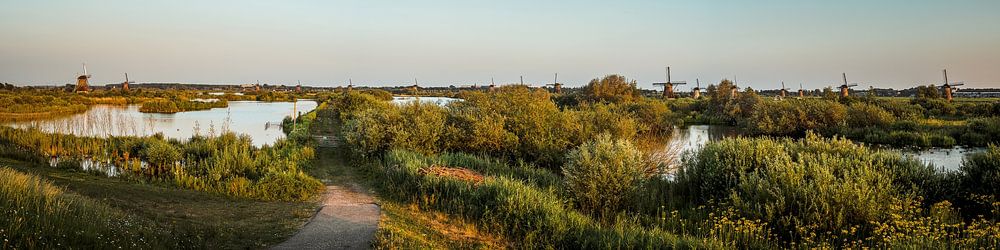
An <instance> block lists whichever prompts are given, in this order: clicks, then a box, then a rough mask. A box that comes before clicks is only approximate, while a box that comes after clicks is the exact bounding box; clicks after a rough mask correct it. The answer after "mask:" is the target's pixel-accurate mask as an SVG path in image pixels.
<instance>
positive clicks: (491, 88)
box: [489, 77, 497, 92]
mask: <svg viewBox="0 0 1000 250" xmlns="http://www.w3.org/2000/svg"><path fill="white" fill-rule="evenodd" d="M496 86H497V83H496V82H495V81H493V77H490V88H489V90H490V92H493V90H496Z"/></svg>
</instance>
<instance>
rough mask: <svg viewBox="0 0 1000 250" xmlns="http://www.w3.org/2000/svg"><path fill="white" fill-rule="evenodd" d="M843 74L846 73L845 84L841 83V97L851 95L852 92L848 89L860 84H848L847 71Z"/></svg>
mask: <svg viewBox="0 0 1000 250" xmlns="http://www.w3.org/2000/svg"><path fill="white" fill-rule="evenodd" d="M843 75H844V85H840V96H841V97H847V96H849V95H850V93H849V92H848V91H849V90H850V89H851V87H855V86H858V84H857V83H851V84H848V83H847V73H843Z"/></svg>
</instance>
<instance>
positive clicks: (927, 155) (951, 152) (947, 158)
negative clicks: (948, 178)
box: [898, 147, 986, 171]
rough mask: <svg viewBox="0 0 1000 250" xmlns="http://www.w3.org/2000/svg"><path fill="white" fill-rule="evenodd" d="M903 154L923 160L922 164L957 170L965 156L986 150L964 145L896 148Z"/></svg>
mask: <svg viewBox="0 0 1000 250" xmlns="http://www.w3.org/2000/svg"><path fill="white" fill-rule="evenodd" d="M898 151H899V152H901V153H902V154H903V155H906V156H912V157H914V158H917V160H920V162H923V163H924V164H931V165H934V167H936V168H938V169H941V170H946V171H957V170H958V168H959V167H961V166H962V161H964V160H965V156H966V155H969V154H972V153H978V152H984V151H986V148H966V147H953V148H932V149H923V150H914V149H901V150H898Z"/></svg>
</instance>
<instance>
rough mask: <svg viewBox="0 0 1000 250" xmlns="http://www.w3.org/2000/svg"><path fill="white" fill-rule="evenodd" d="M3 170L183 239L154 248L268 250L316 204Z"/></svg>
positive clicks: (21, 166)
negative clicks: (33, 178) (22, 174)
mask: <svg viewBox="0 0 1000 250" xmlns="http://www.w3.org/2000/svg"><path fill="white" fill-rule="evenodd" d="M0 165H4V166H10V167H12V168H14V169H17V170H18V171H22V172H25V173H31V174H34V175H37V176H41V177H43V178H44V179H46V180H48V181H50V182H51V183H52V184H54V185H55V186H59V187H63V188H64V189H65V190H66V191H67V192H68V193H73V194H75V195H78V196H81V197H85V198H87V199H90V200H93V201H95V202H97V203H100V204H106V205H107V206H108V207H111V208H112V209H116V210H120V211H122V213H125V214H128V215H129V216H132V217H137V218H143V219H144V220H148V221H150V223H151V224H153V225H156V226H155V227H156V228H157V229H159V230H162V231H163V232H168V233H169V235H174V236H177V237H179V239H173V240H170V241H167V242H165V243H168V244H178V245H173V247H170V246H171V245H157V244H154V245H153V246H154V247H164V248H209V249H246V248H264V247H266V246H270V245H273V244H276V243H279V242H281V241H283V240H284V239H286V238H288V237H289V236H291V235H292V234H293V233H295V231H296V230H297V229H298V228H299V227H300V226H302V225H303V224H304V223H305V221H306V220H307V219H308V218H309V217H311V216H312V214H313V213H314V212H315V204H314V203H310V202H266V201H253V200H246V199H231V198H227V197H224V196H220V195H215V194H210V193H205V192H198V191H193V190H182V189H176V188H173V187H171V186H167V185H165V184H164V185H160V184H148V183H146V184H144V183H136V182H132V181H127V180H119V179H113V178H106V177H99V176H95V175H92V174H89V173H84V172H70V171H63V170H58V169H53V168H48V167H40V166H37V165H33V164H31V163H26V162H21V161H14V160H9V159H0ZM51 218H56V217H51ZM188 243H190V244H188Z"/></svg>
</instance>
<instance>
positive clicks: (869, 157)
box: [0, 75, 1000, 249]
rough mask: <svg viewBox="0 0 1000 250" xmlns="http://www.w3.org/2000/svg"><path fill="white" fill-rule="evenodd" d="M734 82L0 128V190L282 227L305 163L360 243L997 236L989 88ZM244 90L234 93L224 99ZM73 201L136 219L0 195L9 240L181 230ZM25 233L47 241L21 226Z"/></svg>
mask: <svg viewBox="0 0 1000 250" xmlns="http://www.w3.org/2000/svg"><path fill="white" fill-rule="evenodd" d="M734 90H735V86H734V85H733V84H732V83H731V82H728V81H723V82H721V83H719V84H717V85H711V86H709V87H708V88H707V91H706V93H705V98H702V99H690V98H680V99H662V98H660V97H648V96H644V95H643V94H642V92H641V91H640V90H638V89H636V88H635V84H634V82H633V81H631V80H629V79H626V78H624V77H622V76H617V75H609V76H605V77H600V78H596V79H594V80H592V81H591V82H590V83H589V84H588V85H587V86H586V87H584V88H580V89H566V92H565V94H554V93H551V92H549V91H546V90H545V89H538V88H529V87H526V86H504V87H498V88H496V89H493V90H479V91H460V92H457V93H453V94H450V95H449V97H452V98H455V99H454V100H451V101H448V102H423V101H393V99H394V98H393V96H392V94H390V93H389V92H386V91H382V90H364V91H355V90H352V91H338V92H327V93H319V94H317V95H315V98H316V100H317V102H318V103H320V104H319V105H318V107H317V108H316V109H315V110H313V111H311V112H307V113H305V114H303V115H301V116H297V117H295V118H292V117H286V118H285V119H284V120H283V121H282V122H281V130H282V131H283V132H284V133H285V134H287V135H286V136H285V137H286V138H283V139H278V140H276V141H274V142H273V143H268V144H267V145H256V144H255V143H253V140H252V138H250V137H249V136H246V135H238V134H235V133H231V132H229V131H226V130H224V129H223V130H222V131H212V132H210V133H208V134H196V135H193V136H189V137H186V138H167V137H165V136H163V135H162V134H159V135H151V136H149V135H147V136H122V135H110V136H102V137H93V136H76V135H68V134H61V133H51V132H52V131H42V130H37V129H32V128H11V127H0V157H2V158H7V159H16V160H18V162H23V163H24V164H19V165H22V166H25V165H27V166H33V167H20V168H18V170H8V169H4V170H0V176H2V177H3V178H4V180H0V183H2V185H6V186H4V187H0V191H6V190H22V189H31V190H38V192H40V194H38V195H37V198H31V199H34V200H39V201H28V198H25V199H22V200H17V202H21V203H24V204H49V203H51V202H59V201H48V200H59V199H81V200H86V199H89V198H87V197H86V196H87V195H86V193H90V192H94V191H92V190H91V191H86V190H83V191H82V192H84V193H85V194H84V195H78V194H74V193H73V192H66V191H65V190H61V189H59V188H57V187H54V186H52V185H51V183H47V180H46V179H54V180H59V181H66V180H63V179H60V178H57V177H54V176H58V175H59V174H58V173H73V174H82V175H86V176H90V177H92V178H95V179H93V181H94V182H95V183H100V182H109V183H117V184H115V185H131V186H137V187H150V186H153V187H157V188H160V189H161V191H158V192H189V193H191V194H192V195H199V196H204V197H214V198H211V199H213V200H221V202H222V203H225V202H228V201H234V202H235V201H239V202H250V203H254V204H264V203H266V204H277V205H275V207H274V210H275V211H282V212H283V213H284V214H283V215H284V217H281V218H280V219H275V220H280V221H271V222H269V223H272V224H280V225H286V226H283V227H280V228H281V229H282V230H285V231H281V232H286V233H287V231H288V230H291V229H294V227H295V226H287V225H295V223H298V222H301V218H302V216H289V215H288V214H289V213H291V212H290V211H296V209H301V208H303V207H309V205H308V204H309V203H308V202H310V201H312V199H313V198H315V197H316V196H317V195H318V194H319V193H320V191H321V190H322V187H323V183H321V182H320V181H319V179H323V180H325V181H332V182H334V183H336V182H339V181H342V180H343V179H345V178H349V179H363V180H362V182H363V183H364V184H365V185H367V186H368V187H370V188H372V189H373V190H375V192H376V194H377V195H378V197H379V199H380V200H381V201H380V202H383V204H385V206H384V209H386V211H387V213H388V215H387V216H388V217H387V218H383V223H384V225H383V228H381V229H380V230H379V232H378V234H377V237H376V242H374V244H375V247H379V248H394V247H406V248H431V247H463V248H464V247H494V248H495V247H510V248H664V247H695V248H767V249H773V248H865V247H872V248H953V247H957V248H984V247H986V248H988V247H992V246H996V245H997V244H1000V215H998V214H997V213H998V211H1000V199H998V195H1000V188H998V187H1000V186H998V185H996V182H997V181H1000V177H998V176H1000V147H997V146H995V145H996V144H997V143H1000V118H998V114H1000V103H998V102H996V101H955V102H947V101H944V100H942V99H941V98H940V97H934V96H932V95H930V93H929V92H927V91H925V92H927V93H925V94H924V95H921V96H919V97H916V98H912V99H902V98H878V97H847V98H842V97H837V95H835V94H833V92H832V91H828V92H829V93H828V95H825V96H822V97H807V98H801V99H799V98H783V99H776V98H770V97H764V96H761V95H759V94H757V93H756V92H755V91H753V90H752V89H749V88H748V89H743V90H740V91H734ZM155 93H157V92H155V91H151V92H150V93H143V94H136V95H137V96H141V97H142V98H152V99H146V100H145V101H144V102H145V104H143V105H147V104H148V105H150V107H152V105H154V104H155V105H161V104H162V105H166V106H169V105H170V104H175V103H174V102H172V101H169V100H190V99H184V98H179V99H170V98H172V97H170V96H157V95H158V94H155ZM179 93H181V92H178V93H174V94H179ZM102 95H108V96H102ZM118 95H119V97H118V98H122V99H114V98H116V97H115V95H114V94H113V93H104V94H100V93H94V94H92V95H91V96H89V97H86V98H111V99H101V100H105V101H106V102H110V101H108V100H124V103H138V102H135V100H140V99H141V98H137V97H136V96H131V97H129V95H131V94H121V93H119V94H118ZM216 96H218V95H216ZM69 98H76V97H69ZM81 98H83V97H81ZM243 98H250V97H246V96H239V97H236V96H235V95H233V96H232V97H224V98H220V99H222V100H228V101H236V100H239V99H243ZM253 98H255V99H260V98H264V99H269V98H270V99H275V100H280V99H282V98H296V96H294V95H279V94H272V95H267V94H265V93H260V94H258V95H254V97H253ZM81 100H82V99H81ZM156 100H168V101H156ZM20 101H23V100H20ZM52 102H53V103H55V102H56V101H52ZM79 102H86V101H79ZM168 103H169V104H168ZM233 103H236V102H233ZM175 105H176V104H175ZM54 106H59V105H54ZM178 109H180V108H178ZM706 124H711V125H725V126H729V127H730V128H731V129H732V130H736V131H737V132H736V133H734V134H733V135H731V136H726V137H723V138H713V139H711V140H706V142H704V144H702V142H699V143H697V144H698V145H699V146H696V147H695V148H691V149H692V150H688V151H679V150H676V149H671V148H672V146H671V145H670V144H669V143H667V144H664V143H663V142H664V141H666V140H665V138H666V137H669V136H671V135H673V134H675V130H677V129H678V128H684V127H686V126H691V125H706ZM316 137H332V139H330V140H328V141H330V142H332V143H333V145H325V146H335V147H333V148H326V149H323V150H316V148H315V145H316V141H315V139H314V138H316ZM956 145H962V146H967V147H978V148H981V150H977V151H976V152H975V153H972V154H970V155H968V156H954V157H964V160H963V162H962V164H960V165H961V166H958V167H957V168H955V169H954V170H949V171H945V170H941V169H939V168H938V166H934V165H931V164H926V163H924V162H921V161H919V160H917V159H915V158H913V157H908V156H905V155H903V154H901V153H899V152H898V150H894V149H893V148H902V147H912V148H927V147H951V146H956ZM85 165H86V167H84V166H85ZM43 166H49V167H43ZM95 166H96V167H95ZM105 168H111V169H114V171H108V169H105ZM32 169H41V170H43V171H35V170H32ZM24 171H28V172H24ZM108 173H114V174H112V176H108V175H109V174H108ZM8 180H9V181H8ZM4 181H5V182H4ZM3 188H7V189H3ZM17 188H20V189H17ZM71 189H72V188H71ZM162 190H172V191H162ZM78 191H79V190H78ZM11 192H13V191H11ZM0 195H6V196H10V195H9V194H0ZM57 197H63V198H57ZM5 199H16V198H11V197H6V198H5ZM206 199H208V198H206ZM272 202H277V203H272ZM303 202H306V205H304V203H303ZM21 203H18V204H21ZM70 203H72V204H79V206H81V207H82V208H79V209H76V208H73V209H74V210H73V211H74V212H73V213H87V214H96V215H94V217H96V218H105V217H121V218H132V221H134V222H135V223H130V224H129V225H130V226H134V227H138V228H134V229H129V230H127V231H121V230H119V229H117V228H119V227H118V226H117V224H101V223H103V222H101V223H98V222H88V221H81V222H72V220H70V222H67V223H69V224H68V226H67V228H73V227H77V226H79V227H93V228H95V230H94V232H100V233H99V234H85V235H84V234H71V235H70V236H66V238H52V239H53V240H48V239H49V238H45V237H56V236H54V235H59V234H52V235H49V234H48V233H47V232H48V231H45V230H44V229H42V228H45V227H47V226H48V227H51V225H47V224H44V223H42V222H41V221H38V220H31V218H26V217H25V218H22V217H24V216H25V215H23V214H9V213H8V214H5V215H3V218H0V220H8V221H13V220H19V221H24V223H22V224H17V225H16V227H17V228H14V227H11V228H10V230H7V231H5V232H10V233H9V234H8V235H3V236H4V237H10V238H12V239H18V241H19V243H20V244H18V245H17V246H51V245H47V244H51V243H56V244H64V243H65V244H74V245H84V246H91V245H92V246H95V247H100V246H106V245H108V244H111V245H115V244H118V243H119V242H109V241H102V240H96V239H98V238H96V237H97V236H101V237H104V235H122V237H129V239H136V238H137V237H138V238H140V239H143V241H138V242H133V241H129V244H132V243H135V244H138V245H137V246H139V247H140V248H143V247H144V246H154V247H155V246H167V247H169V246H176V245H174V244H178V243H177V242H187V241H179V240H178V239H177V238H175V237H176V235H164V234H162V233H161V232H162V230H153V231H151V232H148V233H147V231H143V229H142V228H154V229H155V228H164V226H163V223H164V222H163V220H160V219H157V217H156V216H155V215H150V214H149V213H142V214H141V216H136V215H135V214H136V212H135V211H136V210H141V209H143V208H141V207H129V206H126V205H123V204H118V203H116V204H117V205H113V206H103V205H98V204H96V203H94V204H91V202H90V201H80V202H70ZM17 206H26V205H17ZM43 207H44V206H40V205H38V206H35V207H33V208H32V209H35V210H38V211H42V210H44V209H43ZM39 209H42V210H39ZM214 209H219V210H223V211H224V210H225V209H226V208H214ZM46 213H51V214H52V215H46V216H62V215H59V213H69V212H60V211H58V210H50V211H48V212H46ZM129 216H132V217H129ZM213 216H214V217H213ZM264 217H266V216H264ZM203 218H204V219H211V218H216V219H217V218H218V215H212V216H207V217H203ZM248 220H249V219H248ZM289 222H292V223H289ZM444 222H447V224H453V225H455V226H443V225H441V224H442V223H444ZM87 223H90V224H87ZM94 223H97V224H94ZM242 227H250V226H248V225H243V226H242ZM456 227H457V228H456ZM194 228H197V229H191V228H188V227H182V228H176V227H168V228H167V231H171V230H173V231H178V232H184V233H189V234H190V235H204V234H206V232H208V233H211V232H217V231H213V230H216V229H214V228H215V227H212V226H209V227H194ZM250 228H252V227H250ZM286 229H287V230H286ZM456 231H459V232H458V233H456ZM52 232H60V231H52ZM217 233H219V234H223V235H225V233H221V232H217ZM134 234H142V235H141V237H139V236H136V235H134ZM455 234H461V235H455ZM39 235H41V236H42V237H43V238H44V239H46V240H41V241H34V240H29V239H28V238H30V237H36V236H39ZM283 236H287V234H282V236H273V235H272V236H271V237H270V238H268V239H267V240H263V241H261V242H259V244H272V243H274V242H276V241H279V240H280V239H281V238H282V237H283ZM59 237H62V236H59ZM194 237H200V236H194ZM100 239H104V238H100ZM198 239H201V238H198ZM512 239H516V240H512ZM42 242H43V243H42ZM188 243H189V242H188ZM142 244H145V245H142ZM183 244H187V243H183ZM194 244H204V245H208V246H217V245H218V244H221V245H230V243H219V242H204V241H200V240H199V241H195V243H194ZM257 246H259V245H257Z"/></svg>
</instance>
